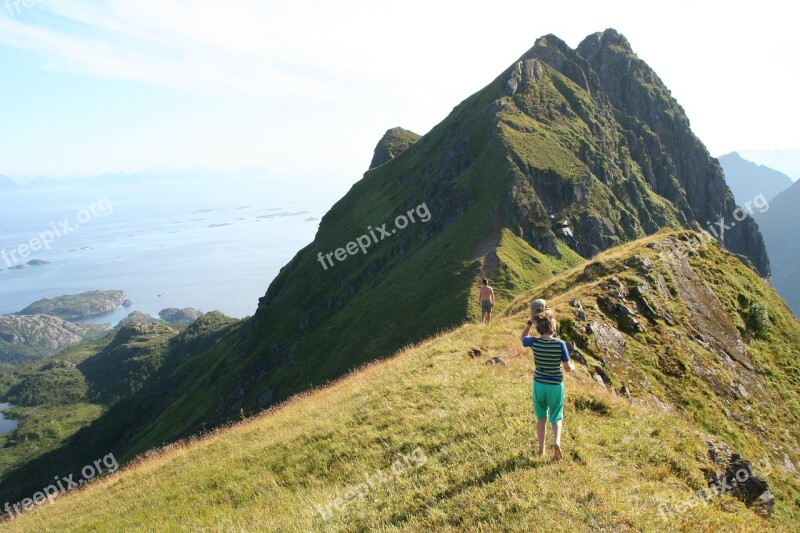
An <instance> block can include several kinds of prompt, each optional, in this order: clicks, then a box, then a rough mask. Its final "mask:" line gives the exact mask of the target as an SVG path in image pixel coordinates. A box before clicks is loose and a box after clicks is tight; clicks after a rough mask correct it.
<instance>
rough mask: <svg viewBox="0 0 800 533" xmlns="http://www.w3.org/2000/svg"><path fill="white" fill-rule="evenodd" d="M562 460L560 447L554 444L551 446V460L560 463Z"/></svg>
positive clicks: (562, 455)
mask: <svg viewBox="0 0 800 533" xmlns="http://www.w3.org/2000/svg"><path fill="white" fill-rule="evenodd" d="M563 458H564V454H563V453H561V445H560V444H554V445H553V459H555V460H556V461H560V460H562V459H563Z"/></svg>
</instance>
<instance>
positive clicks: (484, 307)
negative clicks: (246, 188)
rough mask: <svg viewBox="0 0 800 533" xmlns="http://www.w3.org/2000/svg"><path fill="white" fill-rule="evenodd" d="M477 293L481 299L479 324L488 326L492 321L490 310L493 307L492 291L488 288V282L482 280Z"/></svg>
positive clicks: (484, 279)
mask: <svg viewBox="0 0 800 533" xmlns="http://www.w3.org/2000/svg"><path fill="white" fill-rule="evenodd" d="M478 292H479V293H480V297H481V322H482V323H484V324H488V323H489V322H491V321H492V308H493V307H494V289H492V288H491V287H490V286H489V280H487V279H486V278H483V281H482V282H481V288H480V289H479V290H478Z"/></svg>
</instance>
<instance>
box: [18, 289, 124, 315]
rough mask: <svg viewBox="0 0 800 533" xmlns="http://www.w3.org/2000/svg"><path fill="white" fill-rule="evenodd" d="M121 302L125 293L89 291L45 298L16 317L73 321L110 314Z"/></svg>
mask: <svg viewBox="0 0 800 533" xmlns="http://www.w3.org/2000/svg"><path fill="white" fill-rule="evenodd" d="M123 301H125V291H90V292H84V293H81V294H70V295H66V296H59V297H57V298H45V299H43V300H39V301H37V302H34V303H32V304H31V305H29V306H28V307H26V308H25V309H23V310H22V311H20V312H18V313H17V314H18V315H52V316H57V317H58V318H61V319H63V320H69V321H75V320H82V319H86V318H91V317H94V316H99V315H104V314H106V313H110V312H112V311H113V310H114V309H116V308H117V306H119V305H120V304H121V303H122V302H123Z"/></svg>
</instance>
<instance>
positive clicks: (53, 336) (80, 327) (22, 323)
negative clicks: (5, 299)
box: [0, 314, 106, 353]
mask: <svg viewBox="0 0 800 533" xmlns="http://www.w3.org/2000/svg"><path fill="white" fill-rule="evenodd" d="M105 330H106V326H105V325H98V324H73V323H72V322H68V321H66V320H62V319H61V318H58V317H56V316H51V315H41V314H36V315H26V316H20V315H4V316H2V317H0V339H2V340H3V341H5V342H6V343H8V344H9V345H11V347H9V348H7V350H14V347H16V348H17V349H19V350H26V349H28V350H33V351H35V352H37V353H39V352H41V353H50V352H56V351H58V350H60V349H62V348H66V347H67V346H72V345H74V344H78V343H79V342H81V341H83V340H85V339H88V338H95V337H97V336H98V335H101V334H103V333H104V332H105Z"/></svg>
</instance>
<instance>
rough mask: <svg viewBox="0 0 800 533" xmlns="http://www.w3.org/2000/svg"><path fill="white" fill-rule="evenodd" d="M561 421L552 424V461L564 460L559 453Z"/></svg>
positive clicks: (562, 455)
mask: <svg viewBox="0 0 800 533" xmlns="http://www.w3.org/2000/svg"><path fill="white" fill-rule="evenodd" d="M561 425H562V424H561V420H559V421H558V422H556V423H555V424H553V459H555V460H556V461H560V460H561V459H563V458H564V454H562V453H561Z"/></svg>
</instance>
